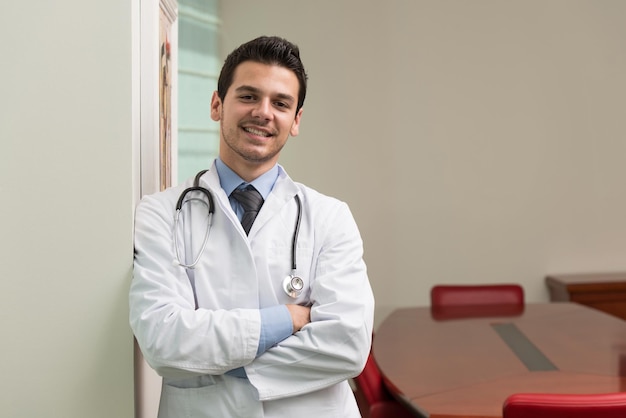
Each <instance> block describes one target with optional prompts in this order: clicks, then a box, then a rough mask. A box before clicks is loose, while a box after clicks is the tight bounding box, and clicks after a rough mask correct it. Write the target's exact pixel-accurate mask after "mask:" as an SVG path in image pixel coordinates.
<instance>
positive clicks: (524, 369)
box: [373, 303, 626, 418]
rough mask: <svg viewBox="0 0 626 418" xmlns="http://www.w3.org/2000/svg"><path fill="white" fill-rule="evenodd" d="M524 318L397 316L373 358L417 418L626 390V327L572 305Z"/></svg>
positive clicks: (475, 312) (531, 311)
mask: <svg viewBox="0 0 626 418" xmlns="http://www.w3.org/2000/svg"><path fill="white" fill-rule="evenodd" d="M522 309H523V311H519V310H518V311H511V312H506V311H499V312H498V313H495V312H490V311H489V310H484V309H482V310H481V309H478V308H476V309H469V310H468V309H467V308H465V309H461V310H456V311H454V310H447V311H440V312H432V311H431V309H430V308H429V307H424V308H406V309H399V310H396V311H394V312H392V313H391V315H390V316H389V317H388V318H387V319H386V320H385V321H384V322H383V323H382V324H381V325H380V326H379V328H378V330H377V331H376V336H375V338H374V345H373V352H374V357H375V358H376V362H377V363H378V366H379V368H380V370H381V373H382V374H383V378H384V380H385V384H386V385H387V386H388V388H389V389H390V390H391V391H392V393H393V394H394V395H395V396H396V397H397V398H398V399H400V400H402V401H403V402H405V403H407V404H408V405H409V406H410V407H411V408H413V410H414V411H415V412H416V413H417V416H422V417H429V418H460V417H472V418H492V417H501V416H502V404H503V402H504V400H505V399H506V397H507V396H508V395H510V394H513V393H518V392H553V393H559V392H560V393H600V392H620V391H626V321H623V320H621V319H619V318H616V317H614V316H610V315H608V314H606V313H603V312H600V311H598V310H594V309H592V308H588V307H585V306H583V305H579V304H576V303H544V304H526V306H525V307H524V308H522Z"/></svg>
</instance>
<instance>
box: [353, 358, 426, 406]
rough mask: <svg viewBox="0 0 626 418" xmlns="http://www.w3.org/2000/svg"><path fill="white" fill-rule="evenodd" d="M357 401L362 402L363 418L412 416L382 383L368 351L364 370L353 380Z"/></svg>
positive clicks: (376, 366)
mask: <svg viewBox="0 0 626 418" xmlns="http://www.w3.org/2000/svg"><path fill="white" fill-rule="evenodd" d="M354 383H355V385H356V389H357V394H356V395H357V399H361V400H362V404H363V403H364V405H361V407H362V408H363V409H365V411H361V412H362V413H363V417H369V418H410V417H414V415H413V414H412V413H411V412H410V411H409V410H408V409H407V408H406V407H404V406H403V405H402V404H401V403H400V402H398V401H397V400H396V399H394V398H393V396H392V395H391V393H389V391H388V390H387V388H386V387H385V385H384V383H383V377H382V375H381V374H380V370H379V369H378V365H376V360H374V356H373V354H372V352H371V351H370V354H369V356H368V358H367V362H366V363H365V368H364V369H363V371H362V372H361V374H360V375H358V376H357V377H355V378H354Z"/></svg>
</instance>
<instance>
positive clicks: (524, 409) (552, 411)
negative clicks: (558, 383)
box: [502, 392, 626, 418]
mask: <svg viewBox="0 0 626 418" xmlns="http://www.w3.org/2000/svg"><path fill="white" fill-rule="evenodd" d="M502 417H503V418H555V417H567V418H624V417H626V392H619V393H600V394H580V395H579V394H552V393H516V394H513V395H511V396H509V397H508V398H507V399H506V400H505V401H504V405H503V408H502Z"/></svg>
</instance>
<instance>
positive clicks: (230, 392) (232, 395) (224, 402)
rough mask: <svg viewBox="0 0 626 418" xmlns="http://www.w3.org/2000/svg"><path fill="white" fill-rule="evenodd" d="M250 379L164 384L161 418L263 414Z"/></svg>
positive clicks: (213, 417)
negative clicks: (200, 384) (198, 384)
mask: <svg viewBox="0 0 626 418" xmlns="http://www.w3.org/2000/svg"><path fill="white" fill-rule="evenodd" d="M250 386H251V385H250V384H249V382H248V381H247V379H238V378H235V377H233V378H224V379H220V382H219V383H216V384H212V385H209V386H203V387H191V388H180V387H175V386H170V385H168V384H164V385H163V389H162V393H161V403H160V405H159V415H158V418H224V417H246V418H248V417H250V418H253V417H260V416H262V414H261V405H260V402H258V401H257V402H254V401H252V402H250V400H251V399H253V395H252V394H251V393H249V392H250V391H251V387H250Z"/></svg>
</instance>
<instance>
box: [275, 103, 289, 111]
mask: <svg viewBox="0 0 626 418" xmlns="http://www.w3.org/2000/svg"><path fill="white" fill-rule="evenodd" d="M274 106H276V107H278V108H280V109H284V110H287V109H289V103H285V102H274Z"/></svg>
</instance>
